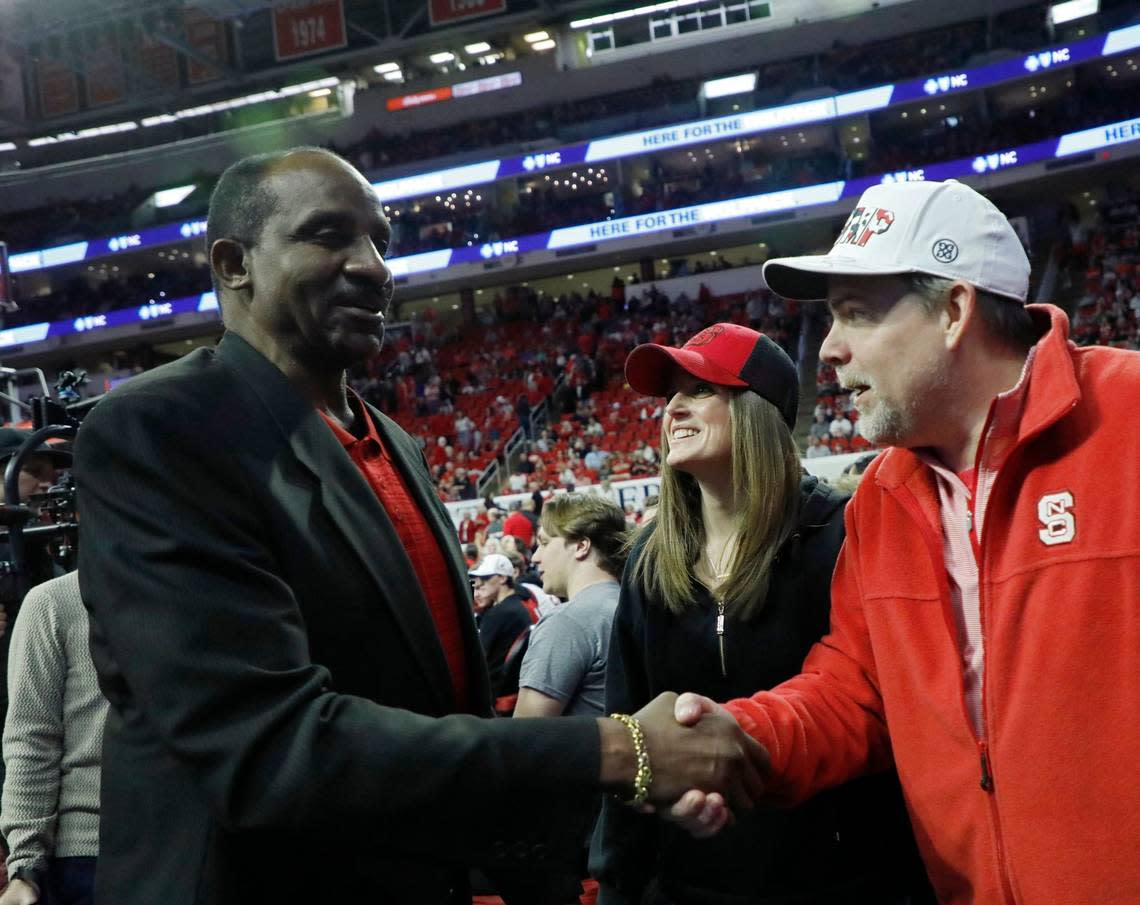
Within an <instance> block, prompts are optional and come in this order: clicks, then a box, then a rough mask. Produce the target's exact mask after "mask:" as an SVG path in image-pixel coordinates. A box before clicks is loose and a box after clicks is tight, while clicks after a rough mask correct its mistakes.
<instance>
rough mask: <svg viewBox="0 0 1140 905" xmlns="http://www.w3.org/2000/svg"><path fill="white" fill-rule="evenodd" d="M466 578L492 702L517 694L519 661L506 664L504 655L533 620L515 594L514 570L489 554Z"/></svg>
mask: <svg viewBox="0 0 1140 905" xmlns="http://www.w3.org/2000/svg"><path fill="white" fill-rule="evenodd" d="M468 574H470V576H471V578H472V579H473V580H474V583H475V625H476V626H477V627H478V629H479V641H480V643H481V644H482V645H483V656H484V657H485V659H486V662H487V672H488V673H489V674H490V676H491V694H492V695H493V696H494V697H495V698H502V697H505V696H507V695H513V694H517V693H518V690H519V689H518V681H519V674H518V667H519V665H520V664H521V659H520V660H516V661H515V662H514V663H513V664H512V663H508V662H507V655H508V654H509V653H511V648H512V646H513V645H514V644H515V642H516V641H518V640H519V639H520V638H522V636H523V635H524V633H526V632H529V631H530V627H531V625H533V624H534V619H533V618H532V615H531V610H530V608H529V607H527V605H526V603H525V602H524V601H523V598H522V595H520V594H519V593H518V592H517V591H516V590H515V569H514V566H512V565H511V561H510V560H509V559H508V558H507V557H506V556H504V555H503V554H502V553H491V554H489V555H487V556H484V557H483V560H482V561H481V562H480V563H479V565H478V566H476V567H475V568H474V569H472V570H471V571H470V573H468ZM512 667H513V668H512Z"/></svg>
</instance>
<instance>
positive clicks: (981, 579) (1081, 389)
mask: <svg viewBox="0 0 1140 905" xmlns="http://www.w3.org/2000/svg"><path fill="white" fill-rule="evenodd" d="M764 275H765V278H766V280H767V281H768V283H769V285H770V286H771V288H772V289H773V290H774V291H775V292H777V293H779V294H780V295H784V296H789V297H792V298H797V299H822V298H826V299H827V303H828V306H829V308H830V309H831V313H832V316H833V318H834V322H833V325H832V327H831V330H830V332H829V333H828V334H827V337H826V339H825V340H824V343H823V347H822V349H821V352H820V356H821V358H822V359H823V360H824V361H826V362H827V363H828V364H831V365H833V366H834V367H835V368H836V371H837V374H838V376H839V380H840V382H841V384H842V385H843V386H844V387H845V388H847V389H848V390H850V391H851V392H852V393H853V396H854V403H855V406H856V408H857V409H858V411H859V415H860V417H859V421H858V427H859V429H860V430H861V431H862V432H863V434H864V435H865V436H866V437H868V439H870V440H872V441H874V442H877V443H881V444H889V445H890V446H891V447H893V448H892V449H890V450H888V451H887V452H886V453H884V454H883V455H881V456H880V457H879V458H877V459H876V460H875V461H874V463H873V464H872V465H871V466H870V467H869V468H868V469H867V473H866V476H865V478H864V480H863V481H862V483H861V485H860V487H859V489H858V491H857V492H856V494H855V496H854V498H853V500H852V502H851V504H850V505H849V506H848V508H847V512H846V522H847V538H846V541H845V545H844V548H843V551H842V553H841V554H840V557H839V561H838V563H837V565H836V570H835V575H834V579H833V583H832V613H831V631H830V634H828V635H827V636H826V637H825V638H823V639H822V640H821V641H820V642H819V643H818V644H816V645H815V647H814V648H813V649H812V651H811V653H810V654H809V655H808V657H807V660H806V661H805V663H804V667H803V671H802V673H801V675H799V676H796V677H795V678H792V679H790V680H788V681H787V682H785V683H784V684H782V685H780V686H779V687H777V688H776V689H774V690H772V691H769V692H760V693H757V694H755V695H754V696H752V697H751V698H744V699H739V700H735V701H732V702H730V703H729V704H728V705H727V709H728V711H729V712H730V713H731V714H732V715H733V716H735V717H736V719H737V720H738V722H739V723H740V725H741V726H742V727H743V728H744V729H745V731H747V732H748V733H749V734H750V735H752V736H753V737H754V738H755V739H757V740H758V741H760V742H761V743H762V744H763V745H765V746H766V747H767V749H768V752H769V754H770V756H771V774H770V776H769V778H768V792H769V794H770V795H771V796H772V797H773V798H774V799H778V800H779V801H780V802H782V803H787V802H790V801H791V802H794V801H800V800H803V799H805V798H807V797H809V796H811V795H812V794H814V793H815V792H816V791H818V790H820V789H823V788H827V787H829V786H833V785H835V784H837V783H840V782H844V781H846V780H848V779H850V778H851V777H852V776H856V775H858V774H860V773H865V772H868V771H871V770H876V769H879V768H882V767H884V766H886V765H888V764H890V763H891V762H892V760H893V762H894V764H895V766H896V767H897V769H898V772H899V776H900V778H901V780H902V784H903V790H904V793H905V795H906V799H907V805H908V808H909V810H910V815H911V819H912V822H913V824H914V827H915V831H916V836H917V838H918V840H919V845H920V847H921V849H922V853H923V857H924V860H925V862H926V866H927V869H928V871H929V873H930V876H931V880H932V882H933V884H934V886H935V889H936V892H937V894H938V897H939V900H940V901H941V902H943V903H946V905H967V903H969V905H1013V903H1024V905H1038V903H1056V902H1064V903H1066V905H1100V903H1108V902H1112V903H1126V902H1128V903H1132V902H1140V857H1138V854H1140V807H1138V806H1137V805H1138V804H1140V791H1138V789H1140V786H1138V785H1137V780H1136V764H1137V763H1138V762H1140V606H1138V602H1140V493H1138V492H1137V491H1136V487H1137V481H1138V479H1140V474H1138V473H1137V472H1138V466H1140V437H1138V435H1137V433H1136V431H1135V430H1134V429H1133V426H1132V424H1131V423H1130V422H1131V418H1132V415H1131V409H1132V408H1133V407H1134V406H1133V403H1135V401H1136V400H1140V354H1137V353H1136V352H1130V351H1122V350H1117V349H1110V348H1099V347H1090V348H1077V347H1076V346H1074V345H1073V344H1072V343H1070V342H1069V341H1068V326H1069V324H1068V319H1067V318H1066V316H1065V314H1064V313H1063V312H1062V311H1060V310H1059V309H1057V308H1055V307H1051V306H1049V305H1026V304H1025V301H1026V296H1027V289H1028V282H1029V261H1028V259H1027V257H1026V255H1025V252H1024V250H1023V248H1022V246H1021V243H1020V241H1019V240H1018V238H1017V236H1016V235H1015V234H1014V231H1013V229H1012V228H1011V227H1010V226H1009V224H1008V222H1007V221H1006V219H1005V218H1004V217H1003V216H1002V214H1001V213H1000V211H998V209H997V208H996V207H994V205H993V204H991V203H990V202H989V201H988V200H986V199H985V198H984V197H982V196H981V195H980V194H978V193H977V192H975V191H974V190H972V189H970V188H968V187H967V186H965V185H962V184H960V183H958V182H952V181H948V182H944V183H917V184H901V185H883V186H877V187H874V188H871V189H869V190H868V191H867V192H866V193H865V194H864V195H863V197H862V198H861V199H860V201H859V204H858V206H857V207H856V208H855V211H854V212H853V213H852V214H851V217H850V219H849V220H848V222H847V225H846V226H845V227H844V229H843V231H842V233H841V234H840V236H839V239H838V240H837V241H836V243H835V246H834V247H833V248H832V250H831V251H830V252H829V253H828V254H826V255H820V256H809V257H799V258H782V259H776V260H772V261H769V262H768V263H767V264H766V265H765V268H764ZM1109 476H1111V477H1109ZM1106 478H1109V479H1108V480H1106ZM715 707H716V705H714V704H713V703H712V702H711V701H710V700H708V699H707V698H700V697H698V696H695V695H682V696H681V698H679V700H678V702H677V706H676V715H677V717H678V719H680V720H681V721H682V722H684V721H686V720H689V719H691V718H693V717H694V716H695V715H696V714H698V713H702V712H708V711H710V710H712V709H714V708H715ZM671 816H673V817H674V818H675V819H679V820H680V821H681V822H682V823H685V824H687V825H688V826H689V827H690V828H692V829H696V830H698V831H700V830H702V829H703V830H704V831H706V832H707V831H709V830H711V829H713V828H715V827H716V826H717V825H718V824H719V822H720V821H721V820H722V819H723V817H724V814H723V811H722V810H721V809H720V808H719V802H718V799H717V797H716V796H705V795H702V794H699V793H694V794H691V795H690V796H688V797H686V798H685V799H683V800H682V801H681V802H680V803H679V806H677V807H674V808H673V809H672V811H671Z"/></svg>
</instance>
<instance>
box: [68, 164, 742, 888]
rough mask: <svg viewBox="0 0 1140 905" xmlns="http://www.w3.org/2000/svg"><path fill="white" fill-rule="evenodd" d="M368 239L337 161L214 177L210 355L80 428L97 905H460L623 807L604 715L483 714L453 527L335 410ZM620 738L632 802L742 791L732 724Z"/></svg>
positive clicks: (408, 472) (654, 720) (388, 283)
mask: <svg viewBox="0 0 1140 905" xmlns="http://www.w3.org/2000/svg"><path fill="white" fill-rule="evenodd" d="M390 236H391V230H390V227H389V224H388V222H387V220H386V218H385V217H384V215H383V210H382V206H381V205H380V203H379V202H378V201H377V199H376V196H375V194H374V193H373V192H372V190H371V188H370V186H369V185H368V183H367V181H366V180H364V178H363V177H362V176H361V175H360V174H359V173H358V172H357V171H356V170H355V169H353V168H352V167H351V166H349V165H348V164H347V163H345V162H344V161H343V160H341V159H340V158H339V157H337V156H336V155H333V154H330V153H328V152H325V151H320V150H317V149H297V150H294V151H291V152H282V153H279V154H273V155H263V156H260V157H255V158H247V159H246V160H243V161H239V162H238V163H237V164H235V165H234V166H233V167H231V168H230V169H229V170H228V171H227V172H226V173H225V174H223V176H222V178H221V180H220V181H219V183H218V185H217V187H216V189H215V193H214V196H213V198H212V199H211V205H210V214H209V228H208V236H207V239H208V245H209V251H210V263H211V268H212V272H213V277H214V282H215V287H216V290H217V293H218V299H219V302H220V304H221V307H222V315H223V320H224V323H225V326H226V334H225V335H224V336H223V338H222V340H221V342H220V343H219V345H218V347H217V348H216V349H209V350H207V349H200V350H197V351H195V352H193V353H191V354H189V355H187V356H186V357H185V358H183V359H181V360H179V361H177V362H174V363H172V364H170V365H167V366H164V367H161V368H157V369H155V370H154V371H151V372H149V373H146V374H143V375H140V376H139V377H136V378H134V379H133V380H132V381H131V382H130V383H129V384H127V385H126V386H125V387H123V388H121V389H119V390H116V391H115V392H114V393H112V394H110V395H109V396H108V397H107V398H106V399H105V400H103V401H102V402H100V404H99V405H98V406H96V407H95V409H94V410H93V411H92V413H91V414H90V415H89V416H88V418H87V420H86V421H85V423H84V424H83V426H82V428H81V429H80V431H79V437H78V439H77V442H76V458H75V473H76V478H77V481H78V484H79V488H80V501H79V503H80V511H81V513H82V516H81V532H80V576H81V585H82V593H83V599H84V601H85V603H86V604H87V606H88V607H89V608H90V611H91V623H92V626H91V646H92V654H93V657H94V660H95V664H96V668H97V669H98V672H99V676H100V684H101V686H102V688H103V691H104V693H105V694H106V696H107V698H108V699H109V700H110V702H111V713H110V716H109V717H108V721H107V726H106V732H105V743H104V757H103V764H104V773H103V787H102V801H101V807H102V814H101V825H100V835H101V840H100V841H101V850H100V858H99V870H98V877H97V881H96V898H97V901H98V902H100V903H106V905H190V903H202V905H205V903H209V905H229V903H242V905H248V903H250V902H256V901H271V902H284V901H299V902H307V903H329V905H332V903H337V905H341V903H350V902H351V903H367V902H401V903H402V902H407V903H416V905H421V903H422V905H430V903H444V902H459V901H463V900H464V896H465V890H464V876H465V871H466V866H467V865H473V864H476V865H488V864H491V865H493V864H496V863H497V864H499V865H502V864H503V863H508V862H511V861H515V862H519V863H538V862H541V860H542V858H543V857H544V856H545V854H546V853H547V852H549V851H551V850H552V849H554V848H557V847H558V845H559V844H560V843H561V842H562V841H563V840H564V839H565V838H566V837H567V836H569V838H570V839H571V840H573V839H574V837H575V836H576V835H577V833H578V828H576V827H574V826H572V825H570V824H571V823H572V821H569V820H564V819H562V814H563V813H574V812H575V810H577V809H575V808H573V807H571V806H572V805H575V804H578V803H580V802H581V800H583V799H587V800H588V799H589V797H590V793H592V792H595V791H599V790H612V791H617V792H620V793H623V794H626V795H628V794H629V790H630V788H631V786H632V783H633V780H634V776H635V773H636V769H637V767H636V763H635V758H634V748H635V746H634V742H633V736H632V733H631V732H630V731H628V730H627V728H626V727H625V726H623V725H621V724H620V723H618V722H617V721H615V720H610V719H600V720H595V719H593V718H573V719H571V718H563V719H558V720H528V721H519V720H516V721H511V720H489V719H484V718H483V717H484V716H485V715H487V714H489V713H490V708H491V700H490V691H489V687H488V682H487V677H486V672H485V669H484V667H483V664H482V656H481V653H480V647H479V642H478V639H477V636H476V633H475V628H474V625H473V623H472V619H471V613H470V601H469V591H468V587H467V577H466V570H465V564H464V562H463V559H462V556H461V555H460V551H459V546H458V543H457V540H456V537H455V532H454V529H453V527H452V525H451V522H450V520H449V519H448V517H447V515H446V512H445V511H444V509H443V507H442V506H441V504H440V503H439V501H438V499H437V498H436V496H435V493H434V490H433V488H432V485H431V482H430V479H429V476H428V472H427V468H426V465H425V462H424V460H423V456H422V454H421V453H420V451H419V449H418V447H417V446H416V444H415V443H414V441H413V440H412V439H411V438H410V437H409V436H408V435H407V434H405V433H404V432H403V431H401V430H400V429H399V428H398V427H397V426H396V425H395V424H394V423H393V422H392V421H390V420H389V419H388V418H386V417H385V416H384V415H382V414H381V413H380V412H379V411H377V410H375V409H373V408H371V407H370V406H367V405H366V404H364V403H363V402H362V401H361V400H360V399H359V398H358V397H356V396H355V394H352V393H351V392H349V391H348V390H347V388H346V381H345V369H346V368H347V367H349V366H350V365H352V364H355V363H358V362H361V361H364V360H366V359H367V358H369V357H371V356H373V355H375V354H376V353H377V352H378V351H379V349H380V345H381V342H382V338H383V329H384V326H383V313H384V311H385V310H386V308H387V305H388V302H389V300H390V297H391V290H392V275H391V273H390V272H389V270H388V268H387V266H386V265H385V263H384V255H385V254H386V253H387V247H388V243H389V240H390ZM362 443H363V444H366V445H367V446H368V450H370V451H366V452H365V453H360V449H361V447H360V446H359V444H362ZM380 466H383V467H384V468H387V469H388V471H387V474H388V476H389V477H388V479H386V480H377V479H376V474H377V472H376V471H375V468H376V467H380ZM370 469H371V470H370ZM417 531H418V534H417ZM408 538H418V539H417V540H415V541H413V542H409V541H408ZM441 588H443V589H445V590H449V591H450V592H451V593H450V596H448V595H447V594H444V595H443V598H442V599H443V600H444V602H445V604H446V605H445V606H442V607H441V606H440V600H441V597H440V594H439V593H438V592H439V590H440V589H441ZM441 637H442V638H443V639H444V640H443V641H442V642H441ZM637 716H638V717H639V718H640V719H641V722H642V726H643V728H644V731H645V738H646V741H647V743H648V749H649V753H650V757H651V763H652V769H653V780H652V784H651V788H650V793H651V795H650V797H651V800H655V801H657V802H658V803H661V804H664V803H668V802H670V801H672V800H674V799H676V798H677V797H678V796H679V795H680V794H681V793H682V792H684V791H685V790H686V789H688V788H690V787H702V788H706V789H717V790H722V791H724V792H725V794H726V795H728V796H729V797H730V798H731V799H732V800H733V801H734V802H735V803H737V804H738V805H739V806H741V807H747V806H748V805H749V803H750V801H751V800H752V799H753V798H755V797H758V794H759V784H760V782H759V774H758V768H759V767H761V766H762V762H763V752H762V750H761V749H759V748H758V747H757V746H755V745H753V744H752V743H750V742H749V741H748V740H747V739H746V738H744V737H743V735H742V733H740V732H739V730H737V728H736V725H735V723H733V722H732V721H731V720H722V719H718V718H714V719H712V720H710V721H707V722H703V723H701V724H700V725H698V726H697V727H695V728H694V729H685V728H682V727H679V726H677V724H676V723H675V721H673V719H672V704H671V701H670V700H666V699H664V698H663V699H661V700H659V701H657V702H654V704H652V705H650V707H648V708H646V710H645V711H643V712H641V713H639V714H638V715H637ZM563 809H565V811H564V810H563ZM570 844H571V847H572V846H573V841H571V843H570ZM467 901H470V900H469V898H468V899H467Z"/></svg>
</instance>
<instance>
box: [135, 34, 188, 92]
mask: <svg viewBox="0 0 1140 905" xmlns="http://www.w3.org/2000/svg"><path fill="white" fill-rule="evenodd" d="M135 60H136V62H137V64H138V68H139V69H141V70H142V71H143V72H144V73H145V74H146V76H148V82H147V83H146V84H144V85H143V86H142V87H143V88H144V89H152V88H156V87H162V88H169V89H170V90H172V91H173V90H177V89H178V87H179V86H180V84H181V82H180V80H179V78H178V52H177V51H176V50H175V49H174V48H173V47H171V46H170V45H169V44H165V43H163V42H162V41H160V40H158V39H157V38H155V37H153V36H152V35H150V34H147V33H146V32H145V31H141V30H140V31H139V33H138V44H137V45H136V47H135Z"/></svg>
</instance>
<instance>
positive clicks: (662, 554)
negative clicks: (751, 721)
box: [590, 324, 933, 905]
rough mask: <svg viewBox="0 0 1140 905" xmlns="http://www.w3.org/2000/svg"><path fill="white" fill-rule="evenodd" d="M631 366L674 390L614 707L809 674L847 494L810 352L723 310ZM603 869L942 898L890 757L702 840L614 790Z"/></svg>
mask: <svg viewBox="0 0 1140 905" xmlns="http://www.w3.org/2000/svg"><path fill="white" fill-rule="evenodd" d="M626 378H627V380H628V381H629V384H630V386H631V387H633V389H634V390H636V391H637V392H640V393H644V394H646V395H650V396H665V397H667V400H668V404H667V406H666V408H665V414H664V418H663V421H662V432H661V454H662V464H661V493H660V502H659V503H658V507H657V509H658V512H657V517H656V518H655V519H654V521H653V523H652V524H651V526H650V527H648V528H646V529H645V530H643V531H642V532H641V533H640V534H639V536H638V537H637V539H636V541H635V543H634V547H633V551H632V554H631V556H630V560H629V563H628V565H627V567H626V570H625V575H624V578H623V580H622V589H621V601H620V603H619V606H618V611H617V616H616V618H615V623H614V634H613V639H612V641H611V644H610V651H609V663H608V666H607V676H606V709H607V710H608V711H613V712H622V713H631V712H633V711H635V710H636V709H637V708H638V707H640V706H642V705H643V704H645V703H646V702H648V701H649V700H651V699H652V698H653V697H654V696H656V695H657V694H659V693H660V692H662V691H677V692H682V691H696V692H699V693H701V694H704V695H707V696H709V697H711V698H713V699H715V700H721V701H723V700H728V699H730V698H734V697H741V696H744V695H749V694H752V693H753V692H755V691H758V690H760V689H762V688H770V687H772V686H774V685H777V684H779V683H780V682H781V681H783V680H784V679H787V678H790V677H791V676H793V675H796V674H797V673H799V671H800V666H801V663H802V662H803V659H804V656H805V655H806V654H807V651H808V648H810V647H811V645H812V643H813V642H815V641H817V640H818V639H819V638H820V637H821V636H822V635H824V634H825V633H826V632H827V628H828V614H829V610H830V592H829V586H830V580H831V573H832V570H833V568H834V565H835V560H836V557H837V556H838V554H839V548H840V545H841V544H842V542H843V508H844V505H845V504H846V497H844V496H842V495H840V494H839V493H837V492H836V491H834V490H832V489H831V488H829V487H827V485H825V484H821V483H819V482H818V481H817V480H816V479H815V478H814V477H809V476H804V474H803V472H802V470H801V468H800V462H799V456H798V453H797V450H796V446H795V443H794V442H793V439H792V427H793V425H794V424H795V418H796V409H797V401H798V396H799V381H798V377H797V374H796V368H795V365H794V364H793V363H792V361H791V359H790V358H789V357H788V356H787V354H786V353H785V352H784V351H783V350H782V349H781V348H780V347H779V346H778V345H776V343H774V342H773V341H772V340H771V339H769V338H768V337H767V336H764V335H763V334H761V333H757V332H756V331H755V330H750V329H748V328H746V327H741V326H738V325H736V324H714V325H713V326H711V327H708V328H707V329H705V330H702V331H701V332H700V333H698V334H697V335H696V336H694V337H693V338H692V339H691V340H689V342H687V343H686V344H685V345H684V346H683V347H681V348H671V347H668V346H659V345H654V344H646V345H641V346H638V347H637V348H636V349H634V350H633V352H632V353H631V354H630V356H629V358H628V359H627V361H626ZM590 867H591V872H592V873H593V875H594V876H595V877H597V878H598V880H599V881H600V883H601V894H600V898H599V903H600V905H614V903H652V905H674V903H675V905H689V903H709V905H712V903H716V905H735V903H772V905H775V903H780V905H792V903H794V905H863V903H866V905H872V903H873V905H896V903H897V905H902V903H907V902H908V901H909V902H920V901H923V902H925V901H933V898H932V896H931V895H930V892H929V888H928V887H927V886H926V880H925V875H924V873H923V871H922V867H921V863H920V861H919V859H918V854H917V850H916V848H915V845H914V839H913V836H912V834H911V830H910V825H909V822H908V820H907V817H906V812H905V809H904V807H903V803H902V797H901V794H900V791H899V787H898V781H897V778H896V777H895V776H894V774H893V773H892V774H889V775H880V776H875V777H869V778H866V779H862V780H857V781H856V782H853V783H849V784H847V785H845V786H842V787H840V788H838V789H834V790H831V791H829V792H825V793H823V794H821V795H819V796H817V797H816V798H814V799H812V800H810V801H808V802H806V803H803V804H800V805H798V806H797V807H795V808H791V809H784V810H775V809H773V810H767V811H758V812H755V813H753V814H750V815H747V816H743V817H740V818H739V819H738V820H737V821H736V823H735V824H734V825H733V826H730V827H728V828H726V829H725V830H723V831H722V832H721V833H719V834H718V835H717V836H715V837H713V838H711V839H705V840H696V839H693V838H692V837H690V836H689V835H688V834H687V833H685V831H684V830H682V829H680V828H679V827H677V826H675V825H673V824H670V823H667V822H665V821H661V820H658V819H657V818H655V817H653V816H652V815H646V814H641V813H637V812H635V811H634V810H632V809H630V808H627V807H625V806H623V805H621V804H620V803H617V802H614V801H607V802H606V804H605V806H604V808H603V813H602V817H601V819H600V821H599V824H598V828H597V831H596V833H595V836H594V842H593V847H592V851H591V859H590ZM924 896H925V898H924Z"/></svg>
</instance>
